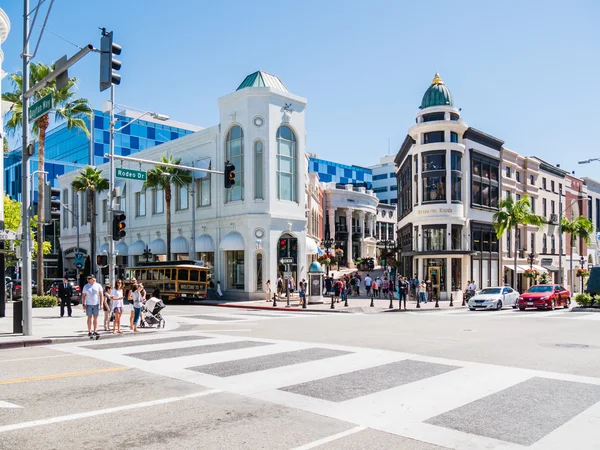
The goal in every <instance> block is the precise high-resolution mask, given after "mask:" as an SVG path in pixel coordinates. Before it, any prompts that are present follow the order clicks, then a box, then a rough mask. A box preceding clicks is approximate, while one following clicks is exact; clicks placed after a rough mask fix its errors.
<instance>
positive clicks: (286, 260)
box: [279, 258, 294, 264]
mask: <svg viewBox="0 0 600 450" xmlns="http://www.w3.org/2000/svg"><path fill="white" fill-rule="evenodd" d="M279 262H280V263H281V264H293V263H294V258H281V259H280V260H279Z"/></svg>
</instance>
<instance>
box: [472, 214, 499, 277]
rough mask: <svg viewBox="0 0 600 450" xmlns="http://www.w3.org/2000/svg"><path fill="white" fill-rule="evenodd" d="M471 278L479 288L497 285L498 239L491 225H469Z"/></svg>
mask: <svg viewBox="0 0 600 450" xmlns="http://www.w3.org/2000/svg"><path fill="white" fill-rule="evenodd" d="M471 250H472V251H473V252H474V254H473V256H472V260H471V277H472V279H473V280H475V282H476V283H477V286H478V287H480V288H484V287H490V286H497V285H498V267H499V258H500V256H499V253H498V238H497V236H496V232H495V231H494V229H493V227H492V225H490V224H484V223H473V224H472V225H471Z"/></svg>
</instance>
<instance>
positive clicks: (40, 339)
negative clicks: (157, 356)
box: [0, 303, 156, 350]
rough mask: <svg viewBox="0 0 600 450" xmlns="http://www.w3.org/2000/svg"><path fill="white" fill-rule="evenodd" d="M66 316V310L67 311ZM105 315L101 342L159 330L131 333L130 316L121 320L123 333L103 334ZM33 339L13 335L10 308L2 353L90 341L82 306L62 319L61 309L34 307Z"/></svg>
mask: <svg viewBox="0 0 600 450" xmlns="http://www.w3.org/2000/svg"><path fill="white" fill-rule="evenodd" d="M65 313H66V311H65ZM102 314H103V313H102V312H101V313H100V316H99V317H98V333H99V334H100V339H101V340H102V339H107V338H108V339H110V338H113V337H122V336H133V335H137V334H141V333H153V332H154V331H155V330H156V329H155V328H150V329H143V328H142V329H141V332H140V333H130V332H129V316H127V317H123V318H122V319H121V329H122V330H123V332H124V333H123V334H116V335H115V334H112V332H107V331H102V330H103V329H104V326H103V315H102ZM32 326H33V332H34V335H33V336H23V335H22V334H13V304H12V303H8V304H7V305H6V317H2V318H0V350H1V349H6V348H18V347H33V346H38V345H48V344H63V343H68V342H85V341H86V340H89V338H88V335H87V325H86V318H85V313H84V311H83V309H82V308H81V306H74V307H73V317H67V316H65V317H60V308H59V307H58V306H56V307H53V308H33V323H32Z"/></svg>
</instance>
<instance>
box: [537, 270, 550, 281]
mask: <svg viewBox="0 0 600 450" xmlns="http://www.w3.org/2000/svg"><path fill="white" fill-rule="evenodd" d="M538 282H539V283H540V284H549V283H550V274H549V273H548V272H542V273H541V274H540V277H539V280H538Z"/></svg>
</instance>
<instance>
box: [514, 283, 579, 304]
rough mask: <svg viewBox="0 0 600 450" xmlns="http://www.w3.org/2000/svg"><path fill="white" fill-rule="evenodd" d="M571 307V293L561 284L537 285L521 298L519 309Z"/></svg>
mask: <svg viewBox="0 0 600 450" xmlns="http://www.w3.org/2000/svg"><path fill="white" fill-rule="evenodd" d="M570 305H571V291H569V290H567V289H565V288H564V287H562V286H561V285H559V284H536V285H534V286H531V287H530V288H529V290H528V291H527V292H524V293H523V294H521V296H520V297H519V309H520V310H521V311H523V310H525V308H538V309H555V308H556V307H558V306H562V307H564V308H568V307H569V306H570Z"/></svg>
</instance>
